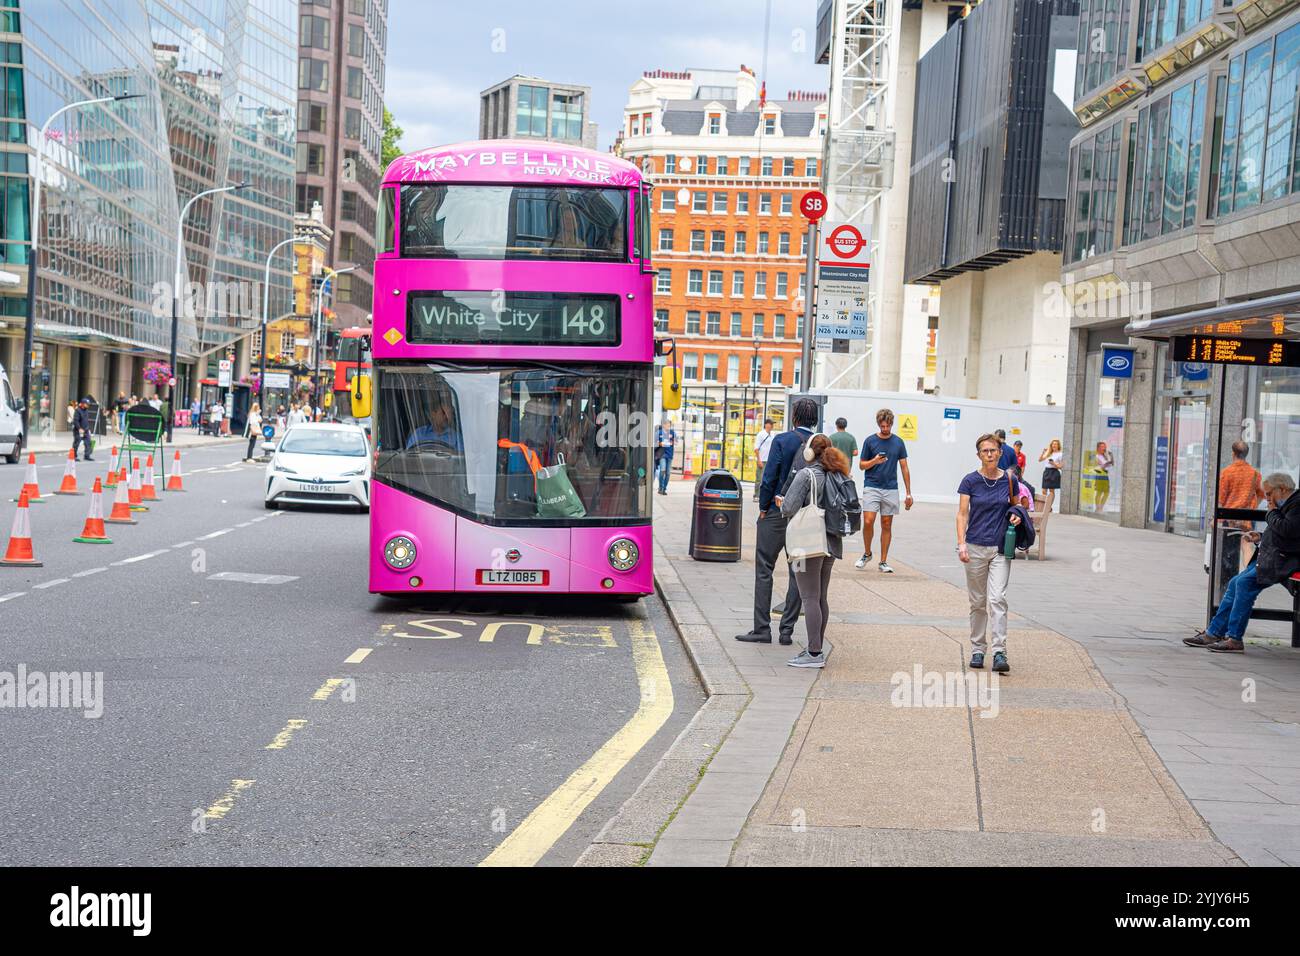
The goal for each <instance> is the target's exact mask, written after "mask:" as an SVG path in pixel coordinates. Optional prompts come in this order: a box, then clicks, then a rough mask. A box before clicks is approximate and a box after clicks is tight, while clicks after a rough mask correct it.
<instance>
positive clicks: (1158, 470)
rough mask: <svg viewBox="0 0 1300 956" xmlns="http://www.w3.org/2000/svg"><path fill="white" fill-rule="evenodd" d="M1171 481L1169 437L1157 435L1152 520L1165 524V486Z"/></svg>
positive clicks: (1152, 485) (1152, 487)
mask: <svg viewBox="0 0 1300 956" xmlns="http://www.w3.org/2000/svg"><path fill="white" fill-rule="evenodd" d="M1168 483H1169V439H1168V438H1166V437H1165V436H1164V435H1158V436H1157V437H1156V467H1155V475H1154V476H1153V478H1152V481H1151V496H1152V497H1151V520H1152V521H1154V522H1155V523H1156V524H1164V520H1165V487H1166V485H1167V484H1168Z"/></svg>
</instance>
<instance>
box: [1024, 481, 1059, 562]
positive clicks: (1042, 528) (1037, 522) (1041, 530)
mask: <svg viewBox="0 0 1300 956" xmlns="http://www.w3.org/2000/svg"><path fill="white" fill-rule="evenodd" d="M1055 500H1056V492H1055V491H1047V492H1042V491H1040V492H1038V493H1037V494H1036V495H1034V510H1033V511H1032V512H1030V515H1029V517H1030V518H1032V519H1033V521H1034V537H1035V539H1036V540H1035V543H1036V544H1037V545H1038V560H1039V561H1045V560H1047V519H1048V518H1050V517H1051V516H1052V502H1053V501H1055Z"/></svg>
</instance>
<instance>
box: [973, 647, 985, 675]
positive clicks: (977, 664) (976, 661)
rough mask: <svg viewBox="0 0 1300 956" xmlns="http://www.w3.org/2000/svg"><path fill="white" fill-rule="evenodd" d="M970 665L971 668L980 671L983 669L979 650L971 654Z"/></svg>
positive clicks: (982, 657) (982, 658)
mask: <svg viewBox="0 0 1300 956" xmlns="http://www.w3.org/2000/svg"><path fill="white" fill-rule="evenodd" d="M970 666H971V668H972V669H973V670H977V671H982V670H983V669H984V655H983V654H982V653H981V652H979V651H975V652H974V653H973V654H971V656H970Z"/></svg>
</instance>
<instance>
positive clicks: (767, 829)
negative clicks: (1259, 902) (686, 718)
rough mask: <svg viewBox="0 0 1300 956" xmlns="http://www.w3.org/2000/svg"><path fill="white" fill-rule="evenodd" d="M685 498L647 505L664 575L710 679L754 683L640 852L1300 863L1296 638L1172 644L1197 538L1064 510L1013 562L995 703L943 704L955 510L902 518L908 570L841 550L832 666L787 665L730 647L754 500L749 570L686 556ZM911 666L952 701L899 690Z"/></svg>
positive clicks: (950, 651) (961, 596)
mask: <svg viewBox="0 0 1300 956" xmlns="http://www.w3.org/2000/svg"><path fill="white" fill-rule="evenodd" d="M690 492H691V486H690V484H689V483H684V482H674V483H673V484H672V485H671V486H670V494H669V495H668V496H667V497H656V499H655V502H656V506H657V509H656V538H657V551H658V552H659V553H657V554H656V562H657V563H656V577H657V578H658V580H659V584H660V589H661V591H662V592H663V594H664V597H665V599H666V600H667V602H668V604H669V607H670V611H671V613H672V614H673V616H674V618H675V619H676V620H677V621H678V624H679V627H680V628H681V629H682V631H683V636H684V638H685V639H686V642H687V645H688V647H689V648H690V649H691V651H692V655H693V657H694V658H695V659H696V662H697V666H699V668H700V670H701V673H702V676H703V677H704V678H705V683H706V686H708V687H709V690H710V693H711V694H717V695H721V696H722V697H723V699H730V700H739V699H742V695H744V694H745V693H746V692H748V693H750V694H752V696H751V697H749V698H748V701H747V705H746V706H745V708H744V710H743V712H742V713H741V715H740V718H739V719H738V720H737V722H736V724H735V726H734V727H733V728H732V730H731V733H730V734H728V735H727V736H726V737H725V739H724V741H723V743H722V745H721V747H720V748H718V750H717V753H716V755H715V756H714V757H713V758H712V760H711V761H710V762H709V764H708V766H707V768H706V769H705V770H704V772H703V774H702V776H701V779H700V783H699V785H698V786H697V787H696V789H695V791H694V793H693V794H692V795H691V796H690V797H689V798H688V799H687V800H686V801H685V803H684V804H683V806H682V807H681V808H680V810H679V811H678V812H677V814H676V815H675V817H674V818H673V820H672V822H671V823H670V825H669V826H668V827H667V828H666V829H665V830H664V832H663V834H662V836H661V837H660V839H659V840H658V842H657V844H656V846H655V849H654V852H653V854H652V855H651V857H650V860H649V863H650V865H655V866H663V865H723V864H725V863H727V862H730V863H732V864H741V865H755V864H796V865H798V864H820V863H828V864H833V863H858V864H890V863H910V864H965V863H985V864H988V863H1009V864H1014V863H1022V864H1028V863H1057V864H1059V863H1074V864H1113V865H1200V866H1204V865H1225V864H1227V865H1232V864H1238V863H1240V862H1241V861H1245V862H1247V863H1251V864H1272V865H1277V864H1281V863H1291V862H1296V861H1300V737H1298V736H1297V732H1298V731H1300V725H1297V718H1298V717H1300V651H1293V650H1292V649H1291V648H1290V647H1289V641H1287V640H1285V637H1286V634H1287V631H1286V628H1285V626H1279V625H1269V624H1265V625H1261V626H1259V627H1257V628H1255V627H1253V628H1252V631H1251V635H1250V642H1249V644H1248V653H1247V654H1245V655H1212V654H1209V653H1207V652H1203V651H1197V650H1192V649H1188V648H1184V647H1183V646H1182V644H1181V643H1180V639H1181V637H1183V636H1186V635H1187V634H1190V633H1191V632H1192V631H1193V630H1194V629H1195V628H1196V627H1198V626H1199V625H1200V624H1202V623H1203V620H1204V617H1203V613H1204V612H1203V608H1204V599H1205V592H1204V587H1205V581H1206V578H1205V575H1204V573H1203V571H1202V570H1201V567H1200V564H1201V545H1200V543H1199V542H1196V541H1189V540H1187V539H1182V538H1176V537H1173V536H1170V535H1163V534H1158V533H1154V532H1142V531H1133V530H1129V529H1120V528H1116V527H1114V526H1111V525H1108V524H1103V523H1100V522H1096V521H1093V520H1090V519H1086V518H1078V517H1073V516H1060V515H1056V516H1054V517H1053V518H1052V523H1051V528H1050V533H1049V542H1050V548H1049V560H1048V561H1047V562H1044V563H1041V564H1040V563H1038V562H1036V561H1024V562H1021V561H1018V562H1016V564H1015V566H1014V567H1013V571H1012V579H1011V589H1010V601H1011V608H1012V611H1013V616H1012V621H1011V636H1010V642H1009V649H1010V659H1011V663H1012V673H1011V675H1009V676H1008V677H1006V678H1004V679H1002V680H1000V681H999V682H998V684H997V685H996V688H997V695H996V698H995V700H996V705H997V715H996V717H992V713H991V711H992V708H990V707H988V706H983V707H981V706H980V701H974V702H971V706H967V702H965V701H962V700H961V699H960V698H958V699H956V700H953V699H952V695H953V692H954V691H955V690H958V689H960V685H956V686H954V685H955V682H957V681H961V680H962V679H963V676H962V675H963V673H964V671H965V661H966V660H967V658H968V651H969V644H968V637H967V634H968V631H967V612H968V608H967V602H966V597H965V588H964V574H963V571H962V568H961V565H960V564H959V563H958V562H957V560H956V555H955V553H954V551H953V543H954V541H955V533H954V528H953V508H952V507H950V506H943V505H918V506H916V507H915V508H914V509H913V510H912V511H911V512H909V513H906V514H904V515H902V516H900V517H899V518H898V519H896V522H895V527H896V539H897V543H896V544H895V546H894V548H893V549H892V550H891V555H890V560H891V564H893V566H894V567H895V568H896V569H897V570H898V573H897V574H894V575H883V574H880V573H879V572H878V571H877V570H876V567H875V564H874V562H873V564H872V566H871V567H870V568H868V569H867V570H865V571H857V570H855V569H854V568H853V567H852V560H853V558H854V557H856V555H857V553H860V549H858V547H857V544H856V543H855V544H853V545H852V546H851V547H850V546H846V555H850V557H849V558H848V560H846V561H844V562H840V563H839V564H838V565H837V568H836V575H835V580H834V583H833V585H832V601H831V604H832V619H831V625H830V628H829V641H830V644H831V646H832V651H831V653H830V655H829V657H828V661H827V666H826V668H825V669H824V670H823V671H821V672H820V674H819V672H816V671H812V672H809V671H799V670H795V669H793V668H789V667H786V666H784V662H785V661H786V660H787V659H788V658H789V657H791V656H793V655H792V651H793V650H797V649H798V647H797V646H796V647H795V648H793V649H791V648H783V647H780V646H779V645H777V644H773V645H770V646H769V645H746V644H741V643H738V642H736V641H734V640H733V639H732V637H733V635H734V634H737V633H740V632H742V631H744V630H747V629H748V626H749V623H750V615H751V613H752V612H751V610H750V595H751V593H752V584H753V564H752V544H753V541H752V527H753V518H754V511H753V507H754V506H753V505H752V504H751V503H750V502H749V501H748V500H746V502H745V504H746V520H745V528H746V532H747V534H746V538H745V549H744V554H743V560H742V561H741V562H740V563H729V564H723V563H708V562H696V561H693V560H691V559H690V558H689V557H687V556H686V540H687V534H688V530H689V518H690V504H691V499H690ZM877 550H878V545H877ZM778 590H779V589H778ZM1274 590H1275V591H1277V596H1270V600H1272V601H1281V600H1282V599H1284V598H1285V594H1284V593H1283V592H1282V591H1281V589H1274ZM778 599H779V597H778ZM774 623H775V622H774ZM773 630H774V632H775V627H774V628H773ZM800 631H802V624H801V625H800ZM797 636H798V635H797ZM899 674H906V675H909V676H914V677H917V678H921V680H922V683H923V684H924V683H925V682H926V681H940V682H942V681H944V680H947V681H949V682H950V684H949V687H948V699H947V700H943V699H942V698H940V699H931V698H925V697H922V696H921V694H920V693H919V691H918V694H917V695H916V696H917V698H918V699H916V700H915V701H912V702H914V703H919V704H922V705H924V706H898V704H899V703H900V702H901V701H900V699H899V695H900V694H901V693H902V688H903V684H902V682H901V681H900V680H899V679H897V677H896V675H899ZM985 674H986V675H987V674H988V672H985ZM719 675H720V676H719ZM931 675H937V676H935V677H932V676H931ZM949 675H951V676H949ZM715 678H716V679H715ZM984 679H985V680H988V679H990V678H989V677H985V678H984ZM1243 681H1245V682H1246V684H1245V687H1244V688H1243ZM940 686H942V684H940ZM931 687H932V689H933V684H931ZM982 689H984V690H985V691H986V692H991V691H992V687H991V686H990V685H983V688H982ZM1250 690H1253V699H1252V695H1251V694H1250V693H1244V691H1250ZM891 695H892V696H893V699H892V700H891ZM1243 695H1244V696H1245V697H1246V699H1245V700H1243ZM983 703H984V704H985V705H987V704H988V703H989V701H988V700H987V699H986V700H985V701H984V702H983ZM935 704H938V705H939V706H935ZM945 704H946V706H945ZM982 711H985V712H990V717H992V719H984V718H982V717H981V716H980V713H981V712H982ZM1207 823H1208V824H1209V826H1208V827H1207ZM1225 844H1226V846H1225Z"/></svg>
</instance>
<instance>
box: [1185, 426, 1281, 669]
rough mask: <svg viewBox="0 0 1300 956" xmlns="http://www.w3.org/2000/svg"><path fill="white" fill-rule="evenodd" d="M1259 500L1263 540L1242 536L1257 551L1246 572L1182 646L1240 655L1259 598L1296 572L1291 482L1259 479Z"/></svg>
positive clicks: (1277, 477) (1278, 476)
mask: <svg viewBox="0 0 1300 956" xmlns="http://www.w3.org/2000/svg"><path fill="white" fill-rule="evenodd" d="M1234 450H1235V449H1234ZM1264 495H1265V497H1266V498H1268V514H1267V515H1265V517H1264V521H1265V523H1266V524H1267V525H1268V527H1267V528H1266V529H1265V530H1264V533H1263V535H1261V534H1260V533H1259V532H1257V531H1251V532H1250V533H1248V534H1247V535H1246V536H1245V537H1246V539H1247V540H1248V541H1249V542H1250V543H1251V544H1258V545H1259V548H1258V550H1256V552H1255V554H1254V556H1253V557H1252V558H1251V561H1250V564H1249V565H1248V566H1247V567H1246V570H1245V571H1242V572H1241V573H1240V574H1238V575H1236V576H1235V577H1234V578H1233V579H1232V580H1231V581H1229V582H1228V586H1227V587H1226V588H1225V589H1224V591H1223V599H1222V600H1221V601H1220V602H1219V609H1218V611H1217V612H1215V615H1214V618H1213V620H1211V621H1210V623H1209V624H1208V625H1207V626H1206V628H1205V630H1203V631H1200V632H1199V633H1197V634H1196V636H1195V637H1189V638H1185V639H1184V640H1183V643H1184V644H1186V645H1187V646H1188V647H1204V648H1208V649H1209V650H1211V651H1214V652H1215V653H1216V654H1241V653H1243V652H1244V651H1245V650H1246V625H1247V624H1248V623H1249V622H1250V612H1251V610H1252V609H1253V608H1254V607H1255V601H1256V599H1258V597H1259V593H1260V592H1261V591H1263V590H1264V588H1266V587H1269V586H1271V585H1274V584H1279V583H1281V582H1282V581H1285V580H1286V579H1287V578H1289V577H1290V576H1291V575H1292V574H1294V573H1295V572H1296V571H1300V495H1297V494H1296V493H1295V480H1294V479H1293V478H1292V477H1291V476H1290V475H1288V474H1287V473H1286V472H1277V473H1276V474H1272V475H1269V476H1268V477H1267V478H1265V479H1264Z"/></svg>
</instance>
